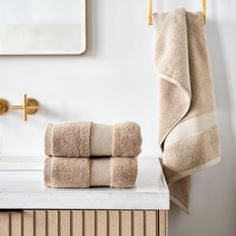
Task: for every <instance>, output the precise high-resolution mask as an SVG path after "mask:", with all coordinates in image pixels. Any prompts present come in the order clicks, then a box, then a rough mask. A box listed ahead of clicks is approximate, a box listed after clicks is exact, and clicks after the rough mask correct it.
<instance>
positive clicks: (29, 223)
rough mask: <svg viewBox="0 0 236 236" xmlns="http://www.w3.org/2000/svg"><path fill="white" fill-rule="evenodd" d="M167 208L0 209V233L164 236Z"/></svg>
mask: <svg viewBox="0 0 236 236" xmlns="http://www.w3.org/2000/svg"><path fill="white" fill-rule="evenodd" d="M167 231H168V212H167V211H149V210H144V211H142V210H131V211H129V210H24V211H5V212H0V236H167V235H168V232H167Z"/></svg>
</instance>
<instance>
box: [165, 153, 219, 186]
mask: <svg viewBox="0 0 236 236" xmlns="http://www.w3.org/2000/svg"><path fill="white" fill-rule="evenodd" d="M220 160H221V158H220V157H217V158H214V159H213V160H211V161H208V162H207V163H204V164H202V165H200V166H196V167H194V168H191V169H189V170H186V171H183V172H180V173H178V174H176V175H174V176H173V177H171V178H169V179H168V180H167V182H168V185H171V184H173V183H175V182H176V181H178V180H180V179H182V178H184V177H187V176H189V175H192V174H194V173H196V172H199V171H201V170H204V169H206V168H208V167H210V166H213V165H215V164H217V163H218V162H219V161H220Z"/></svg>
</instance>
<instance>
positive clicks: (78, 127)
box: [45, 122, 142, 157]
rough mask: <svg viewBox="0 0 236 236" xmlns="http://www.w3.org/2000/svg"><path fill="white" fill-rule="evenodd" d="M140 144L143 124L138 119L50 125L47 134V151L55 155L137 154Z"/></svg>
mask: <svg viewBox="0 0 236 236" xmlns="http://www.w3.org/2000/svg"><path fill="white" fill-rule="evenodd" d="M141 144H142V137H141V130H140V126H139V125H138V124H136V123H135V122H124V123H119V124H115V125H113V126H112V125H102V124H95V123H92V122H67V123H58V124H49V125H48V127H47V130H46V135H45V153H46V155H47V156H55V157H90V156H114V157H116V156H119V157H136V156H137V155H138V154H139V153H140V152H141Z"/></svg>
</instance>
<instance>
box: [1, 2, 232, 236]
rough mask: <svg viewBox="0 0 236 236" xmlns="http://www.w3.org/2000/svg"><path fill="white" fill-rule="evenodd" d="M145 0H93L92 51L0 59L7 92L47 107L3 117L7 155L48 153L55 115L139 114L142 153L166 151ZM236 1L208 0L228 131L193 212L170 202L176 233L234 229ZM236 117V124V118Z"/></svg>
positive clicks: (195, 194)
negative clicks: (160, 139) (161, 144)
mask: <svg viewBox="0 0 236 236" xmlns="http://www.w3.org/2000/svg"><path fill="white" fill-rule="evenodd" d="M146 2H147V1H146V0H144V1H135V0H129V1H126V0H119V1H118V0H112V1H111V0H99V1H96V0H94V1H92V0H88V51H87V53H86V54H85V55H83V56H78V57H77V56H75V57H74V56H71V57H66V56H65V57H55V56H51V57H43V56H41V57H34V56H31V57H0V76H1V80H0V91H1V97H3V98H6V99H8V100H9V101H10V102H11V103H12V104H18V103H20V101H21V95H22V94H23V93H24V92H26V93H27V94H28V95H30V96H32V97H35V98H37V99H38V100H39V101H40V103H41V111H40V112H39V113H38V114H36V115H35V116H32V117H30V118H29V122H28V123H23V122H22V121H21V113H20V112H16V111H11V112H10V113H9V114H8V115H7V116H4V117H0V139H2V142H1V143H2V144H1V145H2V153H3V154H4V155H37V156H38V155H42V154H43V136H44V129H45V126H46V124H47V122H49V121H65V120H93V121H95V122H100V123H114V122H117V121H124V120H134V121H137V122H138V123H140V125H141V126H142V132H143V138H144V143H143V155H160V152H159V148H158V144H157V113H158V108H157V99H158V92H157V91H158V78H157V77H156V76H155V74H154V70H153V28H152V27H150V26H147V24H146ZM157 5H158V10H170V9H174V8H175V7H177V6H186V7H188V9H192V10H198V9H200V0H196V1H191V2H190V1H187V0H178V1H177V0H176V1H171V0H168V1H166V0H165V1H164V0H162V1H161V0H159V1H158V3H157ZM235 8H236V2H235V1H233V0H227V1H221V0H208V16H207V18H208V19H207V36H208V41H209V48H210V54H211V57H212V66H213V76H214V81H215V87H216V96H217V105H218V109H217V114H218V120H219V124H220V128H221V136H222V158H223V160H222V162H221V163H220V164H219V165H217V166H215V167H212V168H211V169H209V170H207V171H204V172H202V173H199V174H196V175H195V176H194V177H193V190H192V199H191V206H190V211H191V214H190V216H186V215H185V214H184V213H182V212H181V211H179V209H177V208H176V207H174V206H172V210H171V212H170V236H190V235H191V236H199V235H203V236H235V235H236V226H235V219H236V204H235V199H236V184H235V182H236V171H234V169H235V166H236V159H235V155H236V146H235V134H236V129H235V128H236V124H234V123H233V121H234V120H235V115H236V113H235V112H236V95H235V94H236V93H235V91H234V90H235V88H236V82H235V81H234V80H235V77H234V76H235V75H236V74H235V72H236V67H235V66H234V64H235V58H234V56H235V55H236V46H235V42H236V31H235V30H236V15H235V13H234V10H235ZM235 123H236V122H235Z"/></svg>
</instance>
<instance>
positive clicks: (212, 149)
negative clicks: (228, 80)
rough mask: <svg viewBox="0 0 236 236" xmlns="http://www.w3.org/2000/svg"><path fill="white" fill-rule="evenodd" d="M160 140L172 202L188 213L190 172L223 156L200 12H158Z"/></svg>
mask: <svg viewBox="0 0 236 236" xmlns="http://www.w3.org/2000/svg"><path fill="white" fill-rule="evenodd" d="M154 25H155V30H156V41H155V69H156V73H157V75H158V76H159V77H160V78H161V80H160V119H159V120H160V125H159V127H160V128H159V143H160V146H161V149H162V152H163V166H164V172H165V176H166V178H167V182H168V184H169V188H170V193H171V200H172V201H173V202H174V203H176V204H177V205H178V206H180V207H181V208H182V209H183V210H184V211H186V212H188V205H189V198H190V188H191V179H190V177H191V174H193V173H195V172H197V171H200V170H202V169H204V168H206V167H209V166H211V165H213V164H215V163H217V162H218V161H219V160H220V144H219V134H218V126H217V122H216V119H215V99H214V91H213V90H214V88H213V82H212V78H211V68H210V62H209V56H208V49H207V45H206V39H205V31H204V21H203V17H202V14H201V12H199V13H196V14H194V13H190V12H186V10H185V9H178V10H176V11H173V12H170V13H162V14H156V13H155V14H154Z"/></svg>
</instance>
